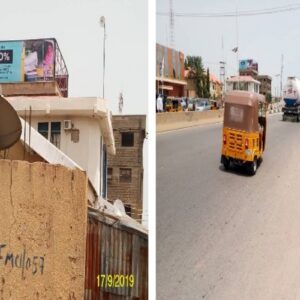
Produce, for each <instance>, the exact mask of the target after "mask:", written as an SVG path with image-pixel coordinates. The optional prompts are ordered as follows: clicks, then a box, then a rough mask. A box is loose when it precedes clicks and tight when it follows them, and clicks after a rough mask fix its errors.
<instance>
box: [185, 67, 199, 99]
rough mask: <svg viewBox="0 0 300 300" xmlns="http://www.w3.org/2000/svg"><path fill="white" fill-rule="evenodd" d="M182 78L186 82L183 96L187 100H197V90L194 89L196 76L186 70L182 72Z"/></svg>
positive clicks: (191, 71) (189, 70)
mask: <svg viewBox="0 0 300 300" xmlns="http://www.w3.org/2000/svg"><path fill="white" fill-rule="evenodd" d="M184 78H185V80H186V83H187V84H186V86H185V88H184V89H185V92H184V94H185V96H186V97H187V98H197V97H198V95H197V89H196V82H195V80H196V74H195V72H194V71H193V70H191V69H190V68H189V69H186V70H184Z"/></svg>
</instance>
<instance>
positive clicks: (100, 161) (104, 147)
mask: <svg viewBox="0 0 300 300" xmlns="http://www.w3.org/2000/svg"><path fill="white" fill-rule="evenodd" d="M7 99H8V100H9V102H10V103H11V104H12V106H13V107H14V108H15V110H16V111H17V112H18V114H19V116H21V117H23V118H26V119H27V121H29V118H30V108H31V118H30V123H31V126H32V127H33V128H34V129H36V130H37V131H38V132H39V133H40V134H41V135H42V136H44V137H45V138H46V139H48V140H49V141H50V142H51V143H52V144H54V145H55V146H56V147H57V148H59V149H60V150H61V151H62V152H64V153H65V154H66V155H67V156H69V157H70V158H71V159H72V160H73V161H75V162H76V163H77V164H78V165H79V166H80V167H81V168H82V169H84V170H86V171H87V174H88V176H89V178H90V180H91V183H92V184H93V186H94V189H95V191H96V192H97V194H98V195H101V196H102V197H103V198H106V196H107V187H106V176H107V175H106V173H107V171H106V168H107V153H110V154H114V153H115V146H114V138H113V131H112V126H111V119H110V114H109V111H108V109H107V107H106V104H105V101H104V100H102V99H98V98H58V97H46V96H44V97H43V96H40V97H22V96H19V97H7ZM25 114H26V116H25Z"/></svg>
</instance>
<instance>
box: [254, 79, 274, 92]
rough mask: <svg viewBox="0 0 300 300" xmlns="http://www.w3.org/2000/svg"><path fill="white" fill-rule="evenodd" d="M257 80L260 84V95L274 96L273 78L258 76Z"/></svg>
mask: <svg viewBox="0 0 300 300" xmlns="http://www.w3.org/2000/svg"><path fill="white" fill-rule="evenodd" d="M255 79H256V80H258V81H259V82H260V94H263V95H264V96H266V95H272V77H271V76H268V75H257V76H256V77H255Z"/></svg>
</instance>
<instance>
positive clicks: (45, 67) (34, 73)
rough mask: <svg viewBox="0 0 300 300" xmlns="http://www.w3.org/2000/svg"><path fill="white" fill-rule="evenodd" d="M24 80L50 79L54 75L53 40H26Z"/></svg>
mask: <svg viewBox="0 0 300 300" xmlns="http://www.w3.org/2000/svg"><path fill="white" fill-rule="evenodd" d="M24 51H25V58H24V80H25V81H36V80H41V81H45V80H50V79H53V77H54V53H55V43H54V41H53V40H28V41H24Z"/></svg>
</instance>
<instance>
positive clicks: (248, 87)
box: [226, 76, 260, 93]
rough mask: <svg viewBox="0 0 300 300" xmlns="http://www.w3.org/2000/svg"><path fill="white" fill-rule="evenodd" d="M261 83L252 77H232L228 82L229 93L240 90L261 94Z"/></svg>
mask: <svg viewBox="0 0 300 300" xmlns="http://www.w3.org/2000/svg"><path fill="white" fill-rule="evenodd" d="M259 86H260V82H259V81H257V80H255V79H254V78H253V77H251V76H232V77H230V78H228V79H227V80H226V89H227V92H230V91H234V90H239V91H249V92H254V93H259Z"/></svg>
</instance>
